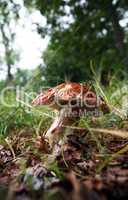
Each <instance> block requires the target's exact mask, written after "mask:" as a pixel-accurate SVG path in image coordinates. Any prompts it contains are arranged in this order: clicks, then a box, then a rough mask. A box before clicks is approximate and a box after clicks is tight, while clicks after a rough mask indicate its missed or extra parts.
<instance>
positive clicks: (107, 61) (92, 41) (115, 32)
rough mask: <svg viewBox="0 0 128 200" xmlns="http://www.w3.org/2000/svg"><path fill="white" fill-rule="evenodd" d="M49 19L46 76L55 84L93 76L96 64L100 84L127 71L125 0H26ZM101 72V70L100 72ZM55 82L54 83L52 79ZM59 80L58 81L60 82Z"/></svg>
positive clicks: (45, 31)
mask: <svg viewBox="0 0 128 200" xmlns="http://www.w3.org/2000/svg"><path fill="white" fill-rule="evenodd" d="M24 2H25V3H26V5H27V6H33V7H36V8H37V9H39V10H40V12H41V13H42V15H45V16H46V18H47V29H42V31H41V28H40V27H39V29H38V30H39V32H40V33H42V35H44V33H48V34H50V36H51V44H50V45H49V47H48V49H47V51H46V52H45V54H44V60H45V64H46V67H45V76H46V79H47V80H48V82H49V83H51V84H54V83H55V81H56V78H57V77H59V81H60V82H61V81H62V80H64V79H65V77H69V78H70V79H71V80H73V81H81V80H85V79H87V78H88V77H91V70H90V61H92V60H93V61H94V63H95V66H98V67H97V70H98V72H99V71H101V81H102V83H103V84H107V83H108V78H109V76H110V75H111V74H113V73H117V72H118V71H120V70H121V69H123V68H125V69H127V70H128V56H127V38H126V37H125V31H126V27H122V26H121V25H120V21H121V20H123V19H124V18H125V14H126V12H127V10H128V1H126V0H122V1H120V0H97V1H95V0H52V1H51V0H43V1H42V0H33V1H28V0H24ZM99 69H100V70H99ZM53 78H54V80H53V81H52V79H53ZM57 81H58V79H57Z"/></svg>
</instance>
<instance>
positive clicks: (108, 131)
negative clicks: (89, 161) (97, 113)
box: [90, 128, 128, 139]
mask: <svg viewBox="0 0 128 200" xmlns="http://www.w3.org/2000/svg"><path fill="white" fill-rule="evenodd" d="M90 130H91V131H93V132H98V133H103V134H111V135H113V136H118V137H121V138H124V139H127V138H128V131H122V130H111V129H103V128H90Z"/></svg>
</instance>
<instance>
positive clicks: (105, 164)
mask: <svg viewBox="0 0 128 200" xmlns="http://www.w3.org/2000/svg"><path fill="white" fill-rule="evenodd" d="M127 151H128V144H127V145H125V146H124V147H123V148H122V149H120V150H119V151H117V152H116V153H114V154H112V155H111V156H110V157H109V158H106V159H105V160H104V162H103V163H102V164H101V165H100V166H99V167H98V169H97V173H98V174H99V173H100V172H101V171H102V169H104V168H105V167H106V166H107V165H108V164H109V163H110V162H112V161H113V160H114V159H116V158H117V157H118V156H119V155H122V154H124V153H126V152H127Z"/></svg>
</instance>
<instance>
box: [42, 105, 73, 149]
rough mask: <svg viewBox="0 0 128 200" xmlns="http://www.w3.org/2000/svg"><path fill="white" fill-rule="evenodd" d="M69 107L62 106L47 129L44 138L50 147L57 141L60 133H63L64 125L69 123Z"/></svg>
mask: <svg viewBox="0 0 128 200" xmlns="http://www.w3.org/2000/svg"><path fill="white" fill-rule="evenodd" d="M68 112H69V108H67V107H66V108H63V109H61V110H60V112H59V114H58V116H57V117H56V118H55V119H54V121H53V123H52V125H51V126H50V128H49V129H48V130H47V132H46V134H45V138H46V139H47V140H48V143H49V145H50V147H51V148H52V147H53V146H54V144H55V143H56V142H57V141H58V139H59V136H60V133H63V131H64V128H65V127H64V126H66V125H70V123H71V121H72V119H71V117H69V116H68Z"/></svg>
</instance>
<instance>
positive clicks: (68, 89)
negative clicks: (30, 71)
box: [32, 82, 109, 147]
mask: <svg viewBox="0 0 128 200" xmlns="http://www.w3.org/2000/svg"><path fill="white" fill-rule="evenodd" d="M32 103H33V105H49V107H51V108H54V109H57V110H58V115H57V117H56V118H55V119H54V121H53V123H52V125H51V127H50V128H49V129H48V130H47V132H46V134H45V138H46V139H47V140H48V143H49V145H50V147H53V145H54V144H55V142H56V139H57V138H58V137H59V135H60V134H61V133H62V132H63V129H64V128H65V127H66V126H69V125H71V124H72V123H74V121H75V120H76V119H79V118H80V117H81V115H84V114H85V115H88V113H91V112H92V113H93V111H94V110H97V111H98V110H101V111H102V112H103V113H106V112H109V108H108V106H107V105H106V103H105V101H104V100H103V99H102V98H101V97H98V96H97V95H96V93H95V92H94V91H93V90H92V89H91V87H90V86H89V85H84V84H79V83H72V82H71V83H62V84H60V85H58V86H56V87H53V88H50V89H48V90H46V91H45V92H44V93H41V94H40V95H38V96H37V97H36V98H35V99H34V100H33V102H32Z"/></svg>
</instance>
